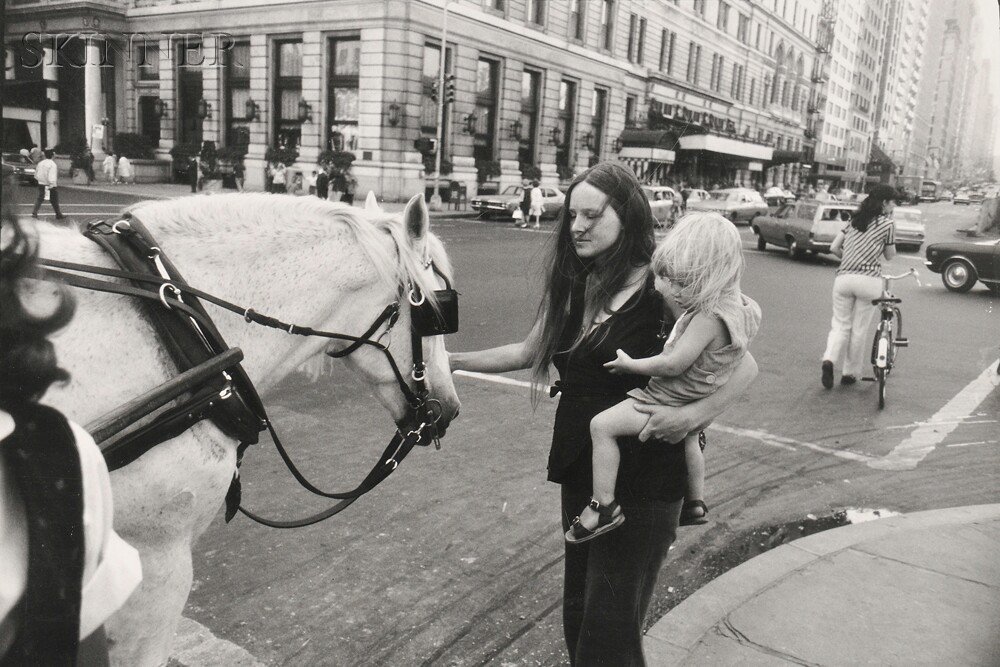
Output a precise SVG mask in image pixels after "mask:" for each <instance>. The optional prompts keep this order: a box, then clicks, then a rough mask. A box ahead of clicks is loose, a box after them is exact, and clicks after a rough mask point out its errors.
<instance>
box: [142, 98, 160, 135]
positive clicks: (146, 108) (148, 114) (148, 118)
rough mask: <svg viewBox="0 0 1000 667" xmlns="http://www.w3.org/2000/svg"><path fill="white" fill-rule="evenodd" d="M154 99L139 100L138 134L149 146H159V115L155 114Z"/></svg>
mask: <svg viewBox="0 0 1000 667" xmlns="http://www.w3.org/2000/svg"><path fill="white" fill-rule="evenodd" d="M157 99H158V98H156V97H145V96H144V97H140V98H139V132H140V133H142V136H144V137H146V140H147V141H149V145H150V146H159V145H160V115H159V114H158V113H156V100H157Z"/></svg>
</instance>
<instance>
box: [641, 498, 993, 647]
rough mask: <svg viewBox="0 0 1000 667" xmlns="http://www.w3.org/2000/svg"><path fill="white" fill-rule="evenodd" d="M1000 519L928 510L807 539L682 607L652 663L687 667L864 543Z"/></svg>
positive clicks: (668, 622) (657, 639)
mask: <svg viewBox="0 0 1000 667" xmlns="http://www.w3.org/2000/svg"><path fill="white" fill-rule="evenodd" d="M996 519H1000V504H991V505H971V506H965V507H954V508H948V509H940V510H927V511H923V512H914V513H912V514H904V515H900V516H894V517H889V518H886V519H879V520H876V521H869V522H865V523H860V524H853V525H850V526H843V527H841V528H835V529H833V530H828V531H824V532H822V533H817V534H815V535H810V536H808V537H803V538H800V539H798V540H795V541H794V542H791V543H789V544H785V545H782V546H780V547H778V548H777V549H774V550H772V551H769V552H767V553H764V554H761V555H759V556H757V557H756V558H752V559H751V560H749V561H747V562H745V563H743V564H742V565H739V566H738V567H735V568H733V569H732V570H729V571H728V572H726V573H725V574H723V575H721V576H719V577H718V578H716V579H714V580H713V581H711V582H709V583H708V584H706V585H705V586H704V587H702V588H701V589H700V590H698V591H697V592H695V593H694V594H693V595H691V596H690V597H688V598H687V599H686V600H684V601H683V602H682V603H681V604H679V605H677V606H676V607H675V608H674V609H672V610H671V611H670V612H669V613H667V614H666V615H665V616H663V617H662V618H661V619H660V620H659V621H657V622H656V623H655V624H654V625H653V627H651V628H650V629H649V631H648V632H647V633H646V637H645V639H644V648H645V650H646V653H647V657H648V658H649V661H650V664H656V665H674V664H680V663H682V662H683V661H684V660H685V659H686V658H687V657H688V656H689V654H691V653H692V652H693V651H694V650H695V649H696V648H697V647H698V645H699V643H700V642H701V640H702V639H703V638H704V637H705V636H706V635H707V634H708V633H709V632H711V631H712V629H713V628H715V627H716V626H718V625H719V624H720V623H723V622H725V619H726V617H727V616H728V615H729V614H730V613H731V612H733V611H735V610H736V609H738V608H739V607H741V606H742V605H743V604H745V603H746V602H748V601H749V600H752V599H753V598H755V597H757V596H758V595H759V594H760V593H762V592H764V591H765V590H767V589H769V588H771V587H773V586H774V585H776V584H777V583H778V582H780V581H782V580H784V579H786V578H788V577H789V576H791V575H793V574H795V573H797V572H799V571H801V570H803V569H805V568H807V567H808V566H810V565H812V564H813V563H815V562H816V561H819V560H821V559H824V558H827V557H829V556H830V555H832V554H835V553H837V552H840V551H844V550H846V549H850V548H851V547H854V546H856V545H858V544H859V543H862V542H871V541H875V540H879V539H882V538H886V537H890V536H892V535H894V534H899V533H901V532H903V531H910V530H919V529H926V528H934V527H938V526H945V525H949V526H960V525H965V524H971V523H978V522H982V521H987V520H996Z"/></svg>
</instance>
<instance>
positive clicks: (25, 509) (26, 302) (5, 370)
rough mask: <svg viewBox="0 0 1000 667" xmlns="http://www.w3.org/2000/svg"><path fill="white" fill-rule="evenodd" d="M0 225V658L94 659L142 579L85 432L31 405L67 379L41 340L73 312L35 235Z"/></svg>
mask: <svg viewBox="0 0 1000 667" xmlns="http://www.w3.org/2000/svg"><path fill="white" fill-rule="evenodd" d="M14 190H15V188H14V186H13V185H12V184H10V183H8V184H5V185H4V187H3V195H2V217H3V225H2V228H0V256H2V259H0V312H2V317H0V572H2V573H3V575H2V577H0V665H4V666H6V665H64V664H82V665H104V664H107V663H108V650H107V642H106V638H105V634H104V630H103V625H104V621H105V620H106V619H107V618H108V617H109V616H110V615H111V614H112V613H113V612H114V611H116V610H117V609H118V608H120V607H121V605H122V604H124V602H125V600H126V599H127V598H128V596H129V595H130V594H131V592H132V590H134V589H135V587H136V586H137V585H138V583H139V581H140V579H141V577H142V574H141V566H140V564H139V554H138V552H136V550H135V549H133V548H132V547H130V546H129V545H127V544H126V543H125V542H124V541H122V539H121V538H120V537H118V535H117V534H115V532H114V530H113V529H112V521H113V510H112V504H111V485H110V479H109V477H108V469H107V466H106V465H105V463H104V458H103V457H102V456H101V452H100V450H99V449H98V447H97V445H96V444H94V440H93V438H91V437H90V435H89V434H87V432H86V431H84V430H83V429H82V428H80V427H79V426H77V425H76V424H74V423H72V422H70V421H68V420H67V419H66V418H65V417H64V416H63V415H62V414H60V413H59V412H58V411H57V410H54V409H53V408H50V407H47V406H45V405H42V404H41V403H40V400H41V398H42V396H43V395H44V394H45V391H46V390H47V389H48V388H49V386H50V385H52V384H53V383H56V382H63V381H66V380H68V379H69V374H68V373H67V372H66V371H65V370H64V369H62V368H60V367H59V363H58V360H57V359H56V355H55V349H54V347H53V345H52V343H51V342H50V341H49V340H48V336H49V335H50V334H51V333H53V332H55V331H57V330H58V329H60V328H62V327H63V326H65V325H66V324H67V323H68V322H69V321H70V319H71V318H72V316H73V311H74V302H73V300H72V298H71V297H70V295H69V294H68V292H66V290H65V289H64V288H63V287H62V286H60V285H56V284H54V283H50V282H41V281H38V280H35V279H33V274H34V272H35V270H36V267H35V259H36V257H37V254H38V233H37V229H36V228H35V226H34V225H33V224H32V223H29V222H26V221H24V222H22V221H21V220H19V219H18V217H17V215H16V213H15V206H14V202H13V201H12V193H13V192H14Z"/></svg>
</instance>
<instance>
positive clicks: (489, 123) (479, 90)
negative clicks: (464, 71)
mask: <svg viewBox="0 0 1000 667" xmlns="http://www.w3.org/2000/svg"><path fill="white" fill-rule="evenodd" d="M499 81H500V63H499V62H497V61H496V60H487V59H485V58H480V59H479V62H478V63H476V110H475V112H474V113H473V116H474V120H472V119H470V120H471V122H472V125H473V126H474V128H475V132H474V133H473V135H472V156H473V157H474V158H475V159H476V160H494V159H496V125H497V98H498V96H499V89H498V87H497V86H498V83H499Z"/></svg>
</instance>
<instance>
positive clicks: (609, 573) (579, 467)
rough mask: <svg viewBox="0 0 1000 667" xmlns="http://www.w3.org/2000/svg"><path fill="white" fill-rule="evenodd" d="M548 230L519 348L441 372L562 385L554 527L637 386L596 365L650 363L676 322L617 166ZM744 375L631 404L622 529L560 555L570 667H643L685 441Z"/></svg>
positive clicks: (646, 218) (458, 362)
mask: <svg viewBox="0 0 1000 667" xmlns="http://www.w3.org/2000/svg"><path fill="white" fill-rule="evenodd" d="M571 211H572V212H573V215H570V212H571ZM556 225H557V229H556V234H555V236H554V239H555V242H554V244H553V245H552V246H551V250H550V257H549V258H548V260H549V261H547V262H545V264H544V266H547V267H549V268H548V277H547V280H546V288H545V293H544V294H543V295H542V299H541V305H540V307H539V309H538V313H539V315H538V318H537V320H536V321H535V323H534V325H533V326H532V327H531V331H530V332H529V333H528V335H527V336H526V337H525V339H524V340H523V341H521V342H518V343H513V344H510V345H504V346H502V347H495V348H491V349H486V350H479V351H473V352H453V353H450V354H449V355H448V357H449V361H450V363H451V368H452V370H467V371H479V372H486V373H503V372H507V371H513V370H520V369H527V368H531V369H532V371H533V379H534V381H535V385H536V386H541V385H544V384H546V383H547V382H548V371H549V365H550V364H554V365H555V368H556V370H557V371H558V373H559V378H560V379H559V382H557V383H556V386H555V387H553V392H561V393H562V395H561V397H560V400H559V406H558V407H557V408H556V416H555V424H554V426H553V435H552V447H551V450H550V452H549V459H548V461H549V464H548V479H549V481H552V482H555V483H557V484H560V485H561V495H562V512H561V514H562V530H563V531H566V530H568V529H569V526H570V520H571V518H572V517H573V515H574V514H575V513H576V512H577V511H578V510H579V508H580V507H583V506H584V505H585V504H587V502H588V499H589V498H590V491H591V489H592V487H593V476H592V470H591V461H592V452H591V438H590V421H591V419H593V417H594V416H596V415H597V414H598V413H599V412H602V411H604V410H606V409H607V408H610V407H611V406H613V405H615V404H617V403H619V402H621V401H622V400H624V399H625V398H626V394H627V393H628V392H629V391H630V390H632V389H639V388H641V387H644V386H645V385H646V382H647V381H648V380H649V378H648V376H643V375H636V374H622V375H615V374H612V373H611V372H610V371H609V370H608V369H607V368H605V367H604V364H605V363H607V362H609V361H611V360H612V359H614V358H615V350H618V349H623V350H625V351H626V352H629V354H634V355H648V354H650V353H652V352H654V351H655V350H656V349H657V348H658V347H662V345H663V343H662V340H661V339H660V338H659V334H660V333H661V331H664V330H667V331H669V329H670V328H671V327H672V326H673V324H674V319H673V316H672V314H671V313H670V311H669V310H667V309H666V308H665V307H664V300H663V299H662V298H661V297H660V295H659V294H658V293H657V291H656V289H655V287H654V281H653V279H652V276H651V274H650V272H649V264H650V260H651V258H652V255H653V249H654V247H655V241H654V235H653V214H652V211H651V210H650V208H649V202H648V201H647V200H646V197H645V195H644V194H643V192H642V189H641V187H640V185H639V182H638V180H637V179H636V177H635V174H633V173H632V172H631V171H630V170H629V169H628V168H626V167H623V166H621V165H620V164H618V163H616V162H603V163H599V164H597V165H595V166H594V167H591V168H590V169H588V170H587V171H585V172H584V173H582V174H580V175H579V176H577V177H576V178H575V179H574V180H573V182H572V184H571V185H570V187H569V190H568V191H567V193H566V204H565V206H563V207H562V210H561V212H560V214H559V218H558V221H557V223H556ZM755 376H756V365H755V362H754V360H753V357H752V356H750V355H749V354H747V355H746V356H745V357H744V358H743V361H742V362H741V363H740V364H739V366H737V368H736V370H735V371H734V372H733V375H732V377H731V378H730V380H729V382H727V383H726V384H725V385H724V386H722V387H721V388H720V389H719V390H718V391H716V392H715V393H714V394H712V395H711V396H709V397H707V398H703V399H701V400H698V401H694V402H692V403H689V404H687V405H684V406H681V407H678V408H672V407H665V406H660V405H642V406H639V409H641V411H642V412H644V413H646V414H648V415H649V421H648V422H647V423H646V425H645V426H644V427H643V429H642V434H641V435H640V436H639V437H638V438H634V437H633V438H622V439H621V440H620V441H619V447H620V449H621V462H620V465H619V473H618V484H617V489H616V493H617V500H618V502H619V503H620V504H621V507H622V508H623V511H624V512H625V514H626V515H627V516H628V521H626V522H625V523H624V524H622V526H621V527H619V528H618V529H617V530H614V531H612V532H610V533H608V534H607V535H602V536H601V537H600V539H596V540H592V541H589V542H586V543H584V544H568V543H567V544H566V546H565V562H564V563H565V565H564V566H565V581H564V587H563V631H564V633H565V638H566V645H567V649H568V652H569V662H570V663H571V664H576V665H598V664H602V665H604V664H606V665H641V664H644V659H643V654H642V629H643V623H644V620H645V616H646V611H647V609H648V607H649V603H650V600H651V596H652V593H653V589H654V587H655V585H656V579H657V576H658V575H659V572H660V568H661V566H662V564H663V562H664V560H665V559H666V557H667V553H668V549H669V547H670V544H671V543H672V542H673V541H674V538H675V536H676V531H677V525H678V519H679V517H680V513H681V504H682V500H683V497H684V488H685V484H686V481H685V464H684V447H683V444H682V443H683V440H684V436H685V435H686V434H687V433H690V432H691V431H696V430H698V429H699V428H700V427H701V426H702V425H704V424H707V423H709V422H710V421H712V420H713V419H715V417H717V416H718V415H719V414H721V412H722V411H723V410H724V409H725V408H726V407H728V406H729V405H730V404H732V403H733V402H734V401H735V400H736V399H737V398H738V397H739V395H740V394H742V393H743V391H744V390H745V389H746V388H747V387H748V386H749V385H750V382H751V381H752V380H753V378H754V377H755ZM537 398H538V395H537V393H535V394H534V396H533V399H534V400H535V401H537ZM643 439H647V440H648V441H646V442H640V440H643Z"/></svg>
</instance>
